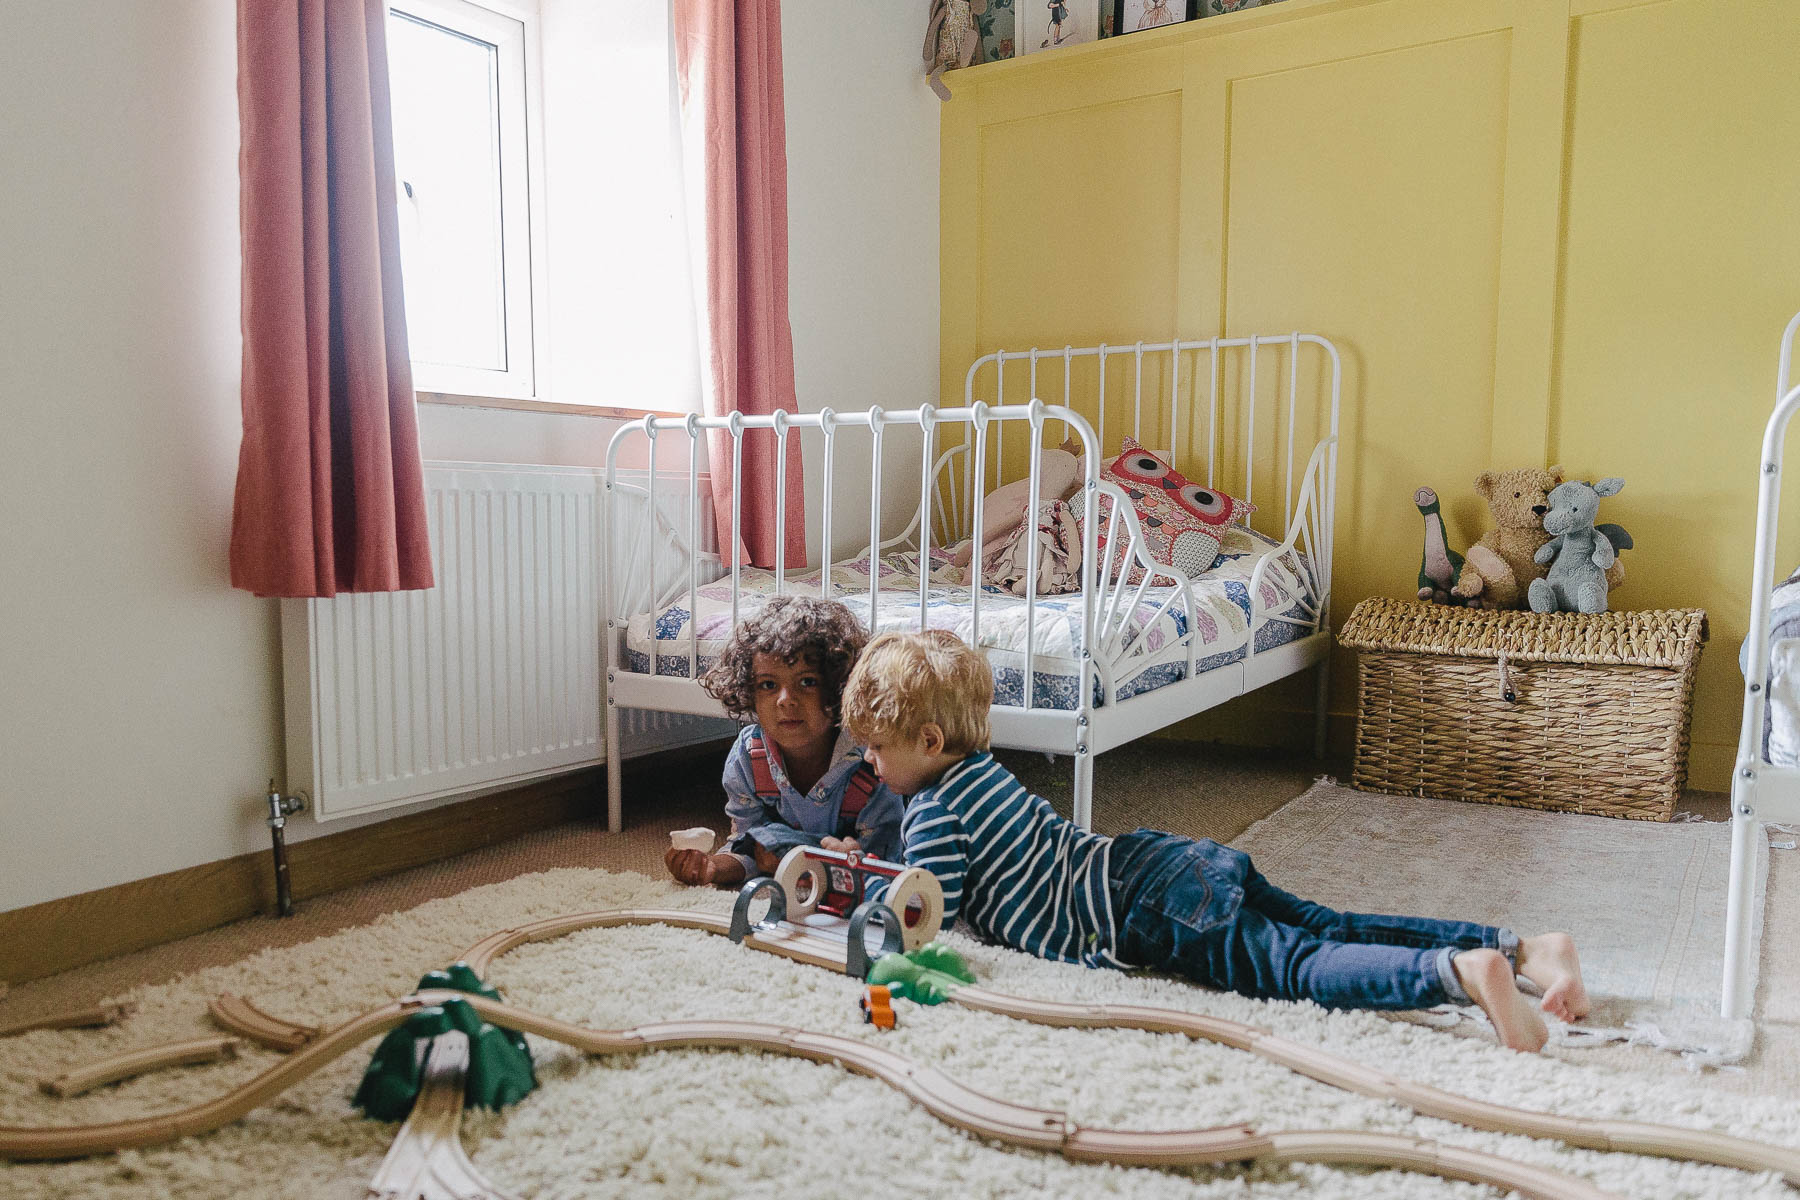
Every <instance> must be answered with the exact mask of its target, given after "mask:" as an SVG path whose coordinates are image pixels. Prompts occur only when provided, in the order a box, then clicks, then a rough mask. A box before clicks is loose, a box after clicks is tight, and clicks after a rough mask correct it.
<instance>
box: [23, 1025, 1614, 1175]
mask: <svg viewBox="0 0 1800 1200" xmlns="http://www.w3.org/2000/svg"><path fill="white" fill-rule="evenodd" d="M450 1000H463V1001H466V1002H467V1003H468V1004H469V1005H470V1006H471V1007H473V1008H474V1009H475V1011H476V1012H477V1013H479V1014H480V1016H481V1018H482V1019H483V1020H485V1021H488V1022H490V1023H491V1024H494V1025H499V1026H502V1027H504V1028H507V1029H517V1030H520V1031H522V1032H524V1033H529V1034H535V1035H536V1036H538V1037H542V1038H548V1039H550V1040H552V1041H556V1042H561V1043H562V1044H564V1045H567V1046H572V1047H574V1048H575V1049H577V1050H580V1051H583V1052H584V1053H587V1054H643V1053H648V1052H651V1051H655V1050H674V1049H694V1048H702V1047H705V1048H718V1047H724V1048H732V1049H752V1050H762V1051H766V1052H769V1053H773V1054H784V1055H788V1056H790V1057H795V1058H805V1059H810V1060H812V1061H814V1062H822V1063H831V1064H834V1065H836V1066H840V1067H843V1068H845V1069H847V1070H851V1071H855V1072H856V1073H858V1074H861V1075H867V1076H870V1077H871V1078H874V1079H879V1080H881V1081H882V1082H883V1083H886V1084H888V1085H889V1086H890V1087H893V1088H894V1089H895V1090H897V1091H899V1092H901V1093H902V1094H904V1095H905V1096H907V1097H908V1098H909V1099H911V1100H913V1101H914V1102H915V1103H917V1104H918V1105H919V1106H920V1107H922V1108H924V1109H925V1110H926V1111H927V1112H929V1113H931V1114H932V1115H933V1116H936V1117H937V1118H939V1119H940V1120H943V1121H945V1122H947V1123H949V1124H951V1125H955V1126H957V1127H958V1128H960V1129H966V1130H968V1131H969V1132H971V1133H976V1134H979V1135H981V1136H983V1137H988V1138H993V1139H995V1140H998V1141H1002V1142H1006V1143H1008V1144H1010V1145H1015V1146H1025V1147H1030V1148H1033V1149H1038V1150H1044V1151H1050V1152H1054V1153H1060V1154H1062V1155H1063V1156H1064V1157H1065V1158H1069V1159H1072V1160H1074V1161H1077V1162H1117V1163H1123V1164H1129V1165H1134V1166H1211V1165H1217V1164H1220V1163H1229V1162H1248V1161H1253V1160H1254V1161H1268V1162H1314V1163H1352V1164H1358V1165H1385V1166H1391V1167H1399V1168H1402V1169H1404V1170H1412V1171H1423V1172H1428V1173H1431V1174H1434V1175H1440V1176H1443V1177H1444V1178H1448V1179H1461V1180H1467V1181H1470V1182H1474V1183H1485V1184H1489V1185H1492V1186H1494V1187H1498V1188H1503V1189H1511V1190H1514V1191H1516V1192H1518V1193H1519V1194H1521V1195H1523V1196H1529V1197H1533V1198H1534V1200H1619V1198H1618V1197H1617V1196H1616V1195H1615V1194H1614V1193H1612V1192H1607V1191H1604V1190H1602V1189H1600V1188H1598V1187H1595V1186H1594V1185H1593V1184H1590V1183H1588V1182H1586V1181H1585V1180H1581V1179H1578V1178H1576V1177H1574V1176H1571V1175H1567V1174H1564V1173H1563V1172H1560V1171H1553V1170H1549V1169H1547V1168H1543V1167H1535V1166H1530V1165H1528V1164H1525V1163H1519V1162H1514V1161H1513V1160H1511V1159H1508V1158H1503V1157H1501V1156H1499V1155H1496V1154H1488V1153H1485V1152H1482V1151H1477V1150H1466V1149H1461V1148H1458V1147H1453V1146H1444V1145H1440V1144H1438V1143H1436V1142H1433V1141H1430V1140H1428V1139H1425V1138H1414V1137H1403V1136H1399V1135H1395V1134H1381V1133H1362V1132H1346V1131H1338V1130H1296V1131H1286V1132H1279V1133H1257V1132H1256V1131H1254V1130H1252V1129H1251V1128H1249V1127H1248V1126H1244V1125H1227V1126H1222V1127H1219V1128H1212V1129H1185V1130H1166V1131H1158V1132H1151V1133H1140V1132H1132V1131H1127V1130H1118V1129H1089V1128H1084V1127H1082V1126H1079V1125H1076V1124H1075V1123H1074V1122H1072V1121H1070V1120H1069V1119H1068V1117H1067V1115H1066V1114H1064V1113H1062V1112H1059V1111H1057V1110H1054V1109H1043V1108H1031V1107H1028V1106H1026V1105H1021V1104H1013V1103H1011V1102H1009V1101H1005V1100H996V1099H994V1098H993V1097H991V1096H985V1095H983V1094H982V1093H980V1092H977V1091H975V1090H973V1089H972V1088H968V1087H965V1086H963V1085H962V1084H960V1083H958V1082H957V1081H956V1080H954V1079H952V1078H951V1077H950V1076H948V1075H946V1074H944V1073H943V1072H942V1071H940V1070H938V1069H937V1068H935V1067H929V1066H922V1065H919V1064H916V1063H914V1062H912V1061H911V1060H910V1059H907V1058H905V1057H904V1056H902V1055H899V1054H896V1053H894V1052H893V1051H891V1050H887V1049H885V1048H883V1047H881V1046H875V1045H870V1044H869V1043H866V1042H862V1041H858V1040H856V1039H854V1038H845V1037H837V1036H834V1035H832V1034H824V1033H811V1032H808V1031H806V1030H802V1029H794V1028H792V1027H789V1026H782V1025H767V1024H763V1023H760V1022H755V1021H671V1022H664V1023H662V1024H655V1025H640V1026H637V1027H636V1028H633V1029H616V1030H614V1029H583V1028H581V1027H580V1026H577V1025H571V1024H568V1023H567V1022H564V1021H559V1020H556V1019H555V1018H553V1017H545V1016H541V1015H539V1014H537V1013H532V1012H528V1011H526V1010H525V1009H522V1008H515V1007H513V1006H512V1005H509V1004H500V1003H496V1002H495V1001H492V1000H489V999H487V998H486V997H483V996H478V995H473V994H471V993H466V992H449V991H430V992H420V993H417V994H415V995H412V996H407V997H405V998H403V999H401V1000H396V1001H394V1002H392V1003H390V1004H385V1005H382V1006H381V1007H379V1008H375V1009H371V1010H370V1011H368V1012H366V1013H364V1014H362V1015H361V1016H358V1017H352V1018H351V1019H350V1020H348V1021H346V1022H344V1023H343V1024H342V1025H339V1026H338V1027H337V1028H335V1029H331V1030H328V1031H326V1032H324V1033H322V1034H320V1035H319V1037H318V1038H317V1039H316V1040H315V1041H313V1042H312V1043H310V1044H308V1045H307V1046H305V1047H303V1048H302V1049H300V1050H296V1051H295V1052H293V1053H292V1054H290V1055H288V1056H287V1057H286V1058H284V1059H283V1060H282V1061H281V1062H279V1063H277V1064H276V1065H275V1066H273V1067H271V1068H269V1070H267V1071H265V1072H263V1073H262V1074H261V1075H258V1076H257V1077H256V1078H254V1079H252V1080H250V1081H248V1082H246V1083H244V1084H242V1085H241V1086H239V1087H237V1088H235V1089H233V1090H232V1091H230V1092H227V1093H225V1094H224V1095H223V1096H219V1097H216V1098H214V1099H212V1100H209V1101H206V1102H204V1103H202V1104H197V1105H194V1106H193V1107H191V1108H185V1109H181V1110H179V1111H177V1112H171V1113H164V1114H161V1115H158V1116H153V1117H143V1118H139V1119H137V1120H134V1121H117V1122H112V1123H110V1124H105V1125H82V1126H68V1127H63V1128H20V1127H16V1126H0V1158H8V1159H15V1160H33V1159H37V1160H41V1159H58V1158H75V1157H81V1156H85V1155H89V1154H98V1153H104V1152H106V1151H111V1150H124V1149H135V1148H137V1147H142V1146H151V1145H156V1144H159V1143H162V1142H167V1141H172V1140H174V1139H176V1138H178V1137H185V1136H188V1135H191V1134H196V1133H204V1132H206V1131H208V1130H212V1129H217V1128H218V1127H220V1126H221V1125H225V1124H228V1123H229V1122H231V1121H235V1120H237V1119H239V1118H241V1117H243V1116H245V1115H246V1114H248V1113H250V1112H251V1111H252V1110H254V1109H256V1108H258V1107H260V1106H261V1105H262V1104H264V1103H266V1102H267V1101H269V1100H270V1099H272V1098H274V1097H275V1096H277V1095H279V1094H280V1093H282V1092H283V1091H286V1090H287V1089H288V1088H290V1087H292V1086H293V1085H294V1084H296V1083H298V1082H300V1081H301V1080H302V1079H305V1078H306V1077H307V1076H309V1075H312V1074H313V1073H314V1072H316V1071H318V1070H320V1069H321V1068H323V1067H325V1066H326V1065H328V1064H329V1063H331V1062H332V1061H334V1060H335V1059H337V1058H339V1057H340V1056H342V1055H343V1054H345V1053H348V1052H349V1051H351V1050H353V1049H355V1048H356V1047H358V1046H360V1045H361V1044H362V1043H363V1042H365V1041H367V1040H368V1039H369V1038H371V1037H374V1036H376V1035H378V1034H382V1033H386V1032H387V1031H388V1030H390V1029H392V1028H394V1027H395V1026H397V1025H399V1024H401V1023H402V1022H404V1021H405V1020H407V1019H408V1018H409V1017H411V1016H412V1015H413V1014H414V1013H416V1012H418V1011H419V1010H420V1009H421V1008H424V1007H427V1006H429V1005H433V1004H442V1003H445V1002H447V1001H450ZM426 1121H427V1123H428V1124H431V1123H434V1122H438V1121H441V1117H440V1118H432V1117H429V1116H428V1117H427V1118H426ZM405 1153H407V1154H409V1155H410V1154H412V1153H414V1152H413V1151H412V1150H410V1149H409V1150H407V1151H405ZM471 1170H472V1168H471Z"/></svg>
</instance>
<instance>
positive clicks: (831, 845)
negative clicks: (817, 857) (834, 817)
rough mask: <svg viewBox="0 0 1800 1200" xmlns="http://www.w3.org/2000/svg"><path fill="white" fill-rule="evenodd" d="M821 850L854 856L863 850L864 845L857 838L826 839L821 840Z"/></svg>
mask: <svg viewBox="0 0 1800 1200" xmlns="http://www.w3.org/2000/svg"><path fill="white" fill-rule="evenodd" d="M819 848H820V849H822V850H836V851H837V852H838V853H839V854H852V853H855V852H856V851H858V850H861V849H862V845H861V844H860V843H859V842H858V841H857V840H856V839H855V838H834V837H826V838H820V839H819Z"/></svg>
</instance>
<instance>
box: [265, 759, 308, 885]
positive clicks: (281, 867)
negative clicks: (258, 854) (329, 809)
mask: <svg viewBox="0 0 1800 1200" xmlns="http://www.w3.org/2000/svg"><path fill="white" fill-rule="evenodd" d="M305 807H306V796H305V794H304V793H301V794H299V795H293V796H284V795H282V794H281V792H280V791H279V790H278V789H277V788H276V787H275V781H274V780H273V779H271V780H269V840H270V842H271V843H273V848H274V852H275V911H276V913H277V914H278V915H280V916H283V917H291V916H293V915H294V893H293V889H292V888H290V887H289V886H288V860H287V835H286V834H285V833H284V832H283V830H285V829H286V828H287V819H288V816H289V815H290V814H292V813H297V812H299V811H300V810H301V809H303V808H305Z"/></svg>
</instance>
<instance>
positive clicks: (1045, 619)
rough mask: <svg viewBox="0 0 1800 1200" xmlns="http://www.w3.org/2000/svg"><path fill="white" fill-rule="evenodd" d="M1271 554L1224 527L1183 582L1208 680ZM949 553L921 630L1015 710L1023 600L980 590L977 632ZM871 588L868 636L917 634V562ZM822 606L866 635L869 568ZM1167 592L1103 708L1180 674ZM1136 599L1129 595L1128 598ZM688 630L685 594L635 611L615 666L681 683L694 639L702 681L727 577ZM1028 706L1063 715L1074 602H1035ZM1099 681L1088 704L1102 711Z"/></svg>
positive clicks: (1277, 628) (1287, 607) (1273, 641)
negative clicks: (964, 647) (983, 665)
mask: <svg viewBox="0 0 1800 1200" xmlns="http://www.w3.org/2000/svg"><path fill="white" fill-rule="evenodd" d="M1275 545H1276V543H1275V542H1274V541H1273V540H1272V539H1270V538H1267V537H1265V536H1264V535H1262V534H1260V533H1257V532H1255V531H1254V530H1249V529H1245V528H1243V527H1242V526H1236V525H1234V526H1232V527H1231V528H1230V530H1229V531H1228V533H1227V534H1226V536H1225V538H1224V540H1223V541H1222V543H1221V545H1220V553H1219V559H1218V562H1217V564H1216V565H1215V566H1214V567H1213V568H1212V569H1211V570H1210V571H1208V572H1206V574H1204V575H1202V576H1200V577H1199V578H1197V579H1194V580H1192V581H1191V582H1190V584H1189V587H1190V588H1191V589H1192V591H1193V595H1194V614H1195V615H1194V634H1195V636H1196V637H1197V638H1198V639H1199V645H1198V647H1197V648H1196V651H1195V656H1196V669H1197V670H1199V671H1206V670H1211V669H1212V668H1214V667H1217V666H1221V665H1223V664H1225V663H1230V662H1237V661H1239V660H1241V659H1242V658H1243V657H1244V647H1245V645H1246V644H1247V643H1248V641H1249V634H1250V628H1249V626H1250V589H1249V585H1250V575H1251V572H1253V571H1254V570H1255V569H1256V564H1257V562H1259V561H1260V560H1261V559H1262V557H1263V556H1264V555H1266V554H1267V553H1268V552H1269V551H1270V550H1271V549H1272V548H1274V546H1275ZM953 549H954V548H953V547H952V548H951V549H944V550H940V549H938V548H935V547H934V548H933V549H932V552H931V561H930V564H929V575H928V578H927V579H926V582H925V623H926V625H927V626H928V627H930V628H932V629H948V630H951V631H953V632H954V633H956V634H957V636H959V637H961V638H962V639H963V640H964V641H967V642H969V643H970V644H972V645H979V646H980V647H981V648H982V649H983V650H984V651H986V653H987V656H988V661H989V662H990V663H991V664H992V665H993V668H994V702H995V703H996V704H1010V705H1019V704H1022V703H1023V702H1024V665H1025V635H1026V630H1027V608H1026V603H1025V600H1024V598H1023V597H1020V596H1014V595H1011V594H1010V593H1008V592H1004V591H1001V590H1000V589H998V588H994V587H991V586H985V585H984V586H983V587H982V589H981V592H982V596H981V606H980V618H979V619H980V631H979V635H978V636H977V632H976V617H975V613H974V610H973V608H972V606H971V604H970V596H969V584H968V573H967V571H966V569H964V568H961V567H957V566H954V565H952V563H951V561H950V559H951V550H953ZM877 567H878V571H879V578H880V586H879V588H878V599H877V604H876V606H875V607H876V619H875V621H874V622H873V623H872V624H873V627H874V629H875V630H876V632H878V633H881V632H886V631H888V630H908V629H917V628H918V627H919V556H918V554H917V552H916V551H903V552H898V553H889V554H887V555H884V556H882V557H881V558H880V559H879V560H878V563H877ZM739 580H740V588H741V590H740V592H739V597H738V614H739V617H740V619H741V618H743V617H746V616H749V615H750V614H751V613H754V612H756V611H757V610H758V609H759V608H760V607H761V606H762V605H763V604H764V603H766V602H767V600H768V598H769V597H771V596H773V595H775V591H776V587H775V573H774V572H773V571H765V570H761V569H759V568H746V569H744V570H743V571H742V572H740V576H739ZM819 589H820V572H819V571H818V570H817V569H816V568H815V569H813V570H810V571H805V572H796V573H791V574H789V575H788V576H787V577H786V579H785V581H784V584H783V590H785V591H787V592H790V593H799V594H803V595H814V596H816V595H818V594H819ZM831 589H832V597H833V599H836V600H839V601H841V602H842V603H843V604H844V605H845V606H847V607H848V608H849V609H850V610H851V611H852V612H854V613H855V614H856V616H857V618H858V619H859V620H861V621H862V622H863V623H864V624H865V625H870V624H871V622H870V620H869V610H870V602H869V601H870V596H869V562H868V559H867V558H866V557H865V558H861V559H857V560H855V561H852V562H843V563H834V564H832V569H831ZM1173 590H1174V588H1173V585H1170V586H1167V587H1153V588H1147V589H1145V592H1144V598H1143V600H1142V601H1141V602H1140V603H1139V604H1138V605H1137V608H1136V611H1135V612H1134V613H1133V614H1132V616H1131V619H1130V625H1129V627H1128V629H1129V632H1128V635H1127V637H1128V638H1137V637H1141V638H1142V639H1143V645H1144V649H1145V653H1144V654H1141V655H1138V656H1136V657H1133V658H1131V659H1130V660H1128V662H1127V663H1126V664H1124V665H1123V666H1122V667H1121V668H1120V670H1121V672H1122V676H1123V677H1121V678H1116V679H1114V680H1113V690H1114V696H1113V698H1114V699H1116V700H1124V699H1127V698H1129V697H1131V696H1136V695H1139V694H1141V693H1143V692H1147V691H1151V690H1152V689H1154V688H1159V687H1163V686H1165V685H1167V684H1170V683H1173V682H1175V681H1176V680H1178V679H1181V678H1183V677H1185V676H1186V674H1187V649H1186V645H1185V643H1184V641H1183V639H1184V638H1185V637H1186V635H1187V632H1188V629H1187V616H1186V614H1185V613H1183V612H1182V611H1181V610H1180V606H1179V603H1177V605H1175V606H1173V607H1171V609H1170V610H1169V611H1168V612H1162V613H1159V612H1158V610H1159V609H1160V607H1161V606H1162V603H1163V601H1164V600H1165V599H1167V598H1168V596H1169V594H1170V593H1171V592H1172V591H1173ZM1133 591H1135V589H1133ZM1262 592H1263V595H1262V600H1263V606H1264V611H1265V612H1270V613H1278V614H1282V615H1286V616H1298V615H1299V612H1300V609H1301V603H1300V602H1301V600H1302V598H1303V594H1304V587H1303V586H1302V584H1301V583H1300V582H1299V581H1298V580H1297V579H1295V578H1294V575H1293V573H1292V572H1291V571H1288V570H1286V569H1285V568H1284V567H1278V568H1275V569H1271V570H1270V571H1269V572H1268V573H1267V574H1266V575H1265V576H1264V578H1263V583H1262ZM696 599H697V604H696V605H695V608H696V609H697V610H698V614H699V615H698V619H697V620H696V618H695V614H694V612H693V611H690V609H689V607H688V598H687V595H686V594H685V592H684V593H683V594H682V595H680V596H679V597H677V598H676V600H675V602H674V603H672V604H670V605H668V606H667V607H666V608H663V609H662V610H661V611H659V612H655V613H649V612H643V613H638V614H636V615H635V616H633V617H632V618H631V619H630V620H629V621H628V622H626V626H625V629H624V631H623V638H624V640H623V644H622V646H621V650H622V652H623V655H622V657H623V665H624V667H625V669H626V670H629V671H636V672H638V673H640V674H648V673H649V672H650V670H651V646H652V642H653V639H654V645H655V648H656V664H655V673H656V674H658V675H675V676H683V677H685V676H686V675H687V674H688V654H689V650H690V647H691V646H692V644H693V642H692V638H693V635H694V633H696V632H697V633H698V637H699V646H698V658H699V668H700V670H701V671H705V670H706V668H707V667H708V666H710V665H711V664H712V661H713V658H714V656H715V655H717V654H718V652H719V649H720V648H721V647H722V646H723V645H724V643H725V640H726V638H728V637H729V636H730V633H731V577H730V576H729V575H726V576H724V577H722V578H720V579H716V580H714V581H712V582H710V583H704V584H702V585H700V587H699V589H698V591H697V593H696ZM1031 625H1032V626H1034V627H1035V630H1036V635H1035V639H1034V658H1033V667H1034V670H1033V685H1032V702H1033V704H1034V706H1036V707H1039V708H1052V709H1065V710H1067V709H1074V708H1076V707H1078V705H1077V704H1076V696H1077V695H1078V693H1079V691H1080V679H1081V661H1080V654H1079V649H1078V647H1079V643H1080V638H1081V595H1080V593H1074V594H1068V595H1060V596H1040V597H1038V600H1037V606H1036V609H1035V617H1034V618H1033V619H1032V620H1031ZM1304 632H1305V629H1304V628H1303V627H1302V626H1299V625H1295V624H1292V623H1289V622H1286V621H1274V620H1265V621H1264V623H1263V625H1262V627H1261V628H1260V629H1258V630H1257V631H1256V648H1257V650H1258V651H1262V650H1267V649H1271V648H1273V647H1275V646H1279V645H1282V644H1284V643H1286V642H1290V641H1293V640H1294V639H1295V638H1297V637H1299V636H1301V635H1302V634H1303V633H1304ZM1102 695H1103V693H1102V689H1101V685H1100V680H1099V679H1098V677H1096V679H1095V687H1094V702H1095V703H1103V702H1104V701H1103V699H1102Z"/></svg>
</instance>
